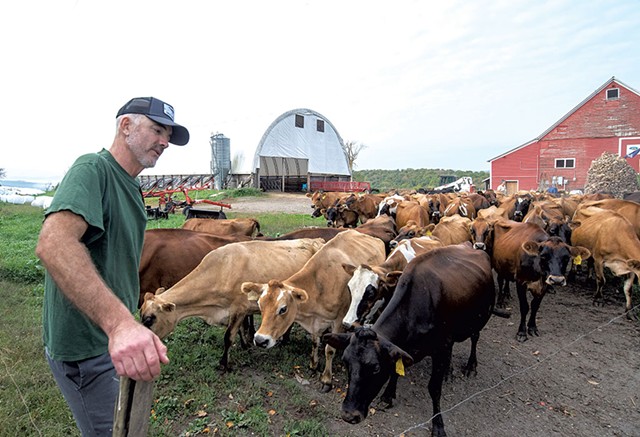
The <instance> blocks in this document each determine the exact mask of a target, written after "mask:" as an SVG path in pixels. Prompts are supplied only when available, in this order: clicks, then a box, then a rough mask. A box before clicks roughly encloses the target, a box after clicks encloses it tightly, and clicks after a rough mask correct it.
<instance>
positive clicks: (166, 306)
mask: <svg viewBox="0 0 640 437" xmlns="http://www.w3.org/2000/svg"><path fill="white" fill-rule="evenodd" d="M160 308H162V311H166V312H168V313H170V312H171V311H173V310H175V309H176V304H175V303H173V302H162V305H160Z"/></svg>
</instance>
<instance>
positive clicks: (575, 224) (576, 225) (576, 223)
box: [567, 220, 582, 231]
mask: <svg viewBox="0 0 640 437" xmlns="http://www.w3.org/2000/svg"><path fill="white" fill-rule="evenodd" d="M567 224H568V225H569V228H571V230H572V231H575V230H576V229H578V228H579V227H580V225H581V224H582V222H581V221H580V220H574V221H570V222H568V223H567Z"/></svg>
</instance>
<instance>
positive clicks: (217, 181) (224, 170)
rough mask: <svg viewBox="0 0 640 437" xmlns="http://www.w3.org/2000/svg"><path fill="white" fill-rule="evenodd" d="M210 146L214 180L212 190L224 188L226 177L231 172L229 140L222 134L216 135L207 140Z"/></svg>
mask: <svg viewBox="0 0 640 437" xmlns="http://www.w3.org/2000/svg"><path fill="white" fill-rule="evenodd" d="M209 142H210V144H211V174H213V176H214V178H213V180H214V188H215V189H216V190H221V189H222V188H224V185H225V182H226V180H227V176H228V175H229V172H230V171H231V140H230V139H229V138H227V137H225V136H224V134H220V133H216V134H213V135H211V138H210V139H209Z"/></svg>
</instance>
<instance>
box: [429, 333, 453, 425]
mask: <svg viewBox="0 0 640 437" xmlns="http://www.w3.org/2000/svg"><path fill="white" fill-rule="evenodd" d="M452 349H453V344H449V345H443V347H442V348H438V350H436V351H435V353H434V354H433V357H432V361H431V378H429V395H430V396H431V403H432V405H433V421H432V429H431V435H432V436H437V437H442V436H446V435H447V433H446V432H445V431H444V420H443V419H442V415H441V414H440V397H441V396H442V381H443V380H444V377H445V374H446V373H447V370H448V369H449V367H450V366H451V352H452Z"/></svg>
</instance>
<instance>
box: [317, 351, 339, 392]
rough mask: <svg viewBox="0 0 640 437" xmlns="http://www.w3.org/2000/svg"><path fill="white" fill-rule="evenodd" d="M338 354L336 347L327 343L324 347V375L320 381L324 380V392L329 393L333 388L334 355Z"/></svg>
mask: <svg viewBox="0 0 640 437" xmlns="http://www.w3.org/2000/svg"><path fill="white" fill-rule="evenodd" d="M335 354H336V349H335V348H334V347H333V346H330V345H328V344H327V345H325V347H324V358H325V362H324V372H322V376H321V377H320V382H322V388H321V391H322V393H328V392H329V391H330V390H331V387H332V386H333V385H332V381H333V368H332V366H333V356H334V355H335Z"/></svg>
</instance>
